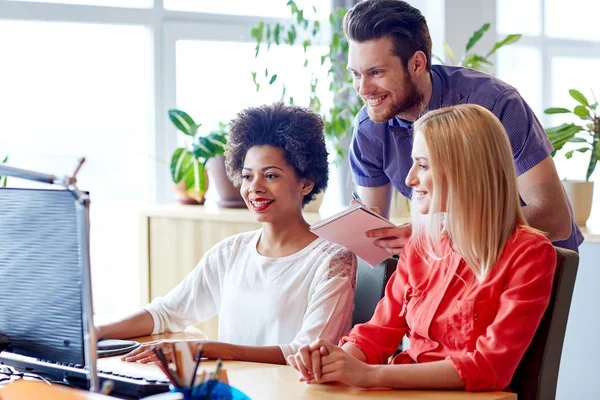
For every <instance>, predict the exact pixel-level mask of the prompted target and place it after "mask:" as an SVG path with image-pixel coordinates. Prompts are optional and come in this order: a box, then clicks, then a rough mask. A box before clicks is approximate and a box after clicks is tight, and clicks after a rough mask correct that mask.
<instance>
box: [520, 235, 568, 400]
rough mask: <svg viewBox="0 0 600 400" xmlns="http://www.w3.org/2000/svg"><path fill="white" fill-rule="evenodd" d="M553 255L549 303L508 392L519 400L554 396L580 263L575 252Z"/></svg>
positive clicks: (552, 397)
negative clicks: (555, 256) (552, 276)
mask: <svg viewBox="0 0 600 400" xmlns="http://www.w3.org/2000/svg"><path fill="white" fill-rule="evenodd" d="M556 255H557V258H556V272H555V274H554V283H553V285H552V294H551V296H550V303H549V304H548V308H547V309H546V312H545V313H544V316H543V317H542V321H541V322H540V325H539V327H538V329H537V331H536V333H535V336H534V337H533V341H532V342H531V344H530V345H529V348H528V349H527V351H526V352H525V355H524V356H523V359H522V360H521V362H520V363H519V366H518V368H517V371H516V372H515V375H514V376H513V379H512V382H511V390H512V391H513V392H515V393H517V397H518V398H519V400H538V399H544V400H545V399H554V398H555V396H556V384H557V381H558V369H559V367H560V357H561V353H562V348H563V341H564V338H565V331H566V329H567V319H568V317H569V308H570V307H571V297H572V295H573V287H574V286H575V277H576V276H577V266H578V264H579V255H578V254H577V253H576V252H574V251H571V250H565V249H561V248H558V247H557V248H556Z"/></svg>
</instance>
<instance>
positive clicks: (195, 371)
mask: <svg viewBox="0 0 600 400" xmlns="http://www.w3.org/2000/svg"><path fill="white" fill-rule="evenodd" d="M203 350H204V346H203V345H199V346H198V352H197V353H196V365H195V366H194V374H193V375H192V382H191V383H190V387H194V381H195V380H196V373H197V372H198V367H199V366H200V360H201V359H202V351H203Z"/></svg>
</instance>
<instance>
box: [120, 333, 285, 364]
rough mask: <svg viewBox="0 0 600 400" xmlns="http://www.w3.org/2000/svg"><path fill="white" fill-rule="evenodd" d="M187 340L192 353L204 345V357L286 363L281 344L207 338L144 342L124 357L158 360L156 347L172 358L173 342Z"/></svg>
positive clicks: (134, 359)
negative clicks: (216, 340) (251, 344)
mask: <svg viewBox="0 0 600 400" xmlns="http://www.w3.org/2000/svg"><path fill="white" fill-rule="evenodd" d="M173 342H185V343H187V344H188V346H189V348H190V353H191V354H194V355H195V354H198V346H200V345H202V346H203V349H202V357H206V358H210V359H217V358H220V359H221V360H236V361H250V362H260V363H269V364H285V358H284V357H283V352H282V351H281V348H280V347H279V346H242V345H237V344H230V343H222V342H211V341H207V340H169V339H167V340H159V341H156V342H149V343H143V344H142V345H141V346H140V347H138V348H137V349H135V350H133V351H131V352H130V353H128V354H125V355H124V356H123V357H122V359H123V360H124V361H128V362H139V363H141V364H147V363H151V362H156V361H157V358H156V355H155V354H154V352H153V349H154V348H161V349H163V351H164V353H165V356H166V357H167V359H168V360H170V359H171V355H170V353H171V343H173Z"/></svg>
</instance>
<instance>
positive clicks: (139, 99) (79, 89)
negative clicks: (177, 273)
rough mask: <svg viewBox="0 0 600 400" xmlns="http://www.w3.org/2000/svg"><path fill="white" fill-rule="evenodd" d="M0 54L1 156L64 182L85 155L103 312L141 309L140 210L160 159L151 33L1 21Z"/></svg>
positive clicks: (95, 276)
mask: <svg viewBox="0 0 600 400" xmlns="http://www.w3.org/2000/svg"><path fill="white" fill-rule="evenodd" d="M0 53H1V54H6V55H10V57H3V61H2V63H0V87H2V95H0V109H2V110H3V112H2V114H3V117H2V118H1V119H0V149H1V151H2V153H7V154H9V155H10V164H11V165H14V166H16V167H20V168H26V169H33V170H37V171H40V172H45V173H51V174H55V175H58V176H63V175H67V174H69V175H70V174H71V173H72V172H73V170H74V168H75V165H76V163H77V159H78V157H80V156H85V157H86V163H85V164H84V166H83V168H82V169H81V172H80V174H79V175H78V178H79V186H80V189H82V190H88V191H89V192H90V197H91V201H92V203H91V208H90V214H91V215H90V219H91V262H92V281H93V287H94V292H95V295H96V296H95V300H96V312H97V313H107V312H114V311H117V310H118V309H119V308H120V307H121V306H122V305H123V304H124V305H125V306H130V307H132V306H134V305H135V306H137V304H138V301H139V300H138V299H139V295H138V289H137V286H136V285H138V281H139V279H138V278H137V276H138V270H139V267H138V265H139V262H138V259H137V256H138V253H139V250H138V246H139V245H138V240H137V236H138V229H139V223H138V216H137V215H138V214H137V209H138V208H139V206H140V204H144V203H145V202H146V201H147V197H148V196H147V191H148V160H149V157H150V155H151V154H150V152H149V149H148V142H149V140H148V139H149V137H150V135H151V128H152V101H151V99H152V78H151V76H152V71H151V67H149V66H151V63H152V57H151V35H150V32H149V30H148V29H147V28H145V27H141V26H125V25H109V24H102V25H100V24H79V23H59V22H39V21H12V20H0ZM9 184H10V185H11V186H31V184H30V183H27V182H24V181H18V180H12V179H11V178H9ZM115 292H117V293H119V294H120V295H119V296H118V297H116V296H112V293H115Z"/></svg>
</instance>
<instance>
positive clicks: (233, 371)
mask: <svg viewBox="0 0 600 400" xmlns="http://www.w3.org/2000/svg"><path fill="white" fill-rule="evenodd" d="M163 337H165V336H164V335H154V336H152V337H148V338H141V339H138V340H140V341H147V340H157V339H159V338H163ZM169 337H171V338H173V337H179V338H184V337H190V335H186V334H177V335H169ZM223 367H224V368H225V369H226V370H227V375H228V378H229V383H230V384H231V385H232V386H233V387H235V388H237V389H239V390H241V391H242V392H243V393H245V394H246V395H247V396H248V397H250V398H251V399H257V400H271V399H281V398H285V399H290V400H294V399H302V400H311V399H315V400H319V399H331V398H335V399H341V400H345V399H346V400H351V399H361V400H368V399H419V400H429V399H431V400H434V399H436V400H458V399H466V400H516V399H517V395H516V394H514V393H506V392H486V393H472V392H464V391H437V390H427V391H425V390H402V391H400V390H366V389H358V388H352V387H348V386H343V385H307V384H305V383H301V382H299V381H298V374H297V373H296V371H295V370H294V369H292V368H291V367H288V366H285V365H273V364H261V363H250V362H242V361H224V362H223ZM98 368H99V369H103V370H112V371H123V372H132V373H135V374H137V375H143V376H154V377H157V378H160V379H164V375H163V373H162V372H161V371H160V370H159V369H158V367H157V366H155V365H153V364H149V365H142V364H137V363H126V362H123V361H121V360H120V359H119V357H108V358H102V359H99V360H98ZM214 368H215V362H214V361H203V362H202V364H201V366H200V370H207V371H214ZM110 398H111V397H107V396H102V395H99V394H93V393H89V392H85V391H80V390H74V389H69V388H66V387H62V386H57V385H53V386H49V385H47V384H45V383H43V382H34V381H23V380H20V381H17V382H14V383H11V384H8V385H6V386H5V387H4V388H0V399H1V400H29V399H66V400H88V399H89V400H102V399H110Z"/></svg>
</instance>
